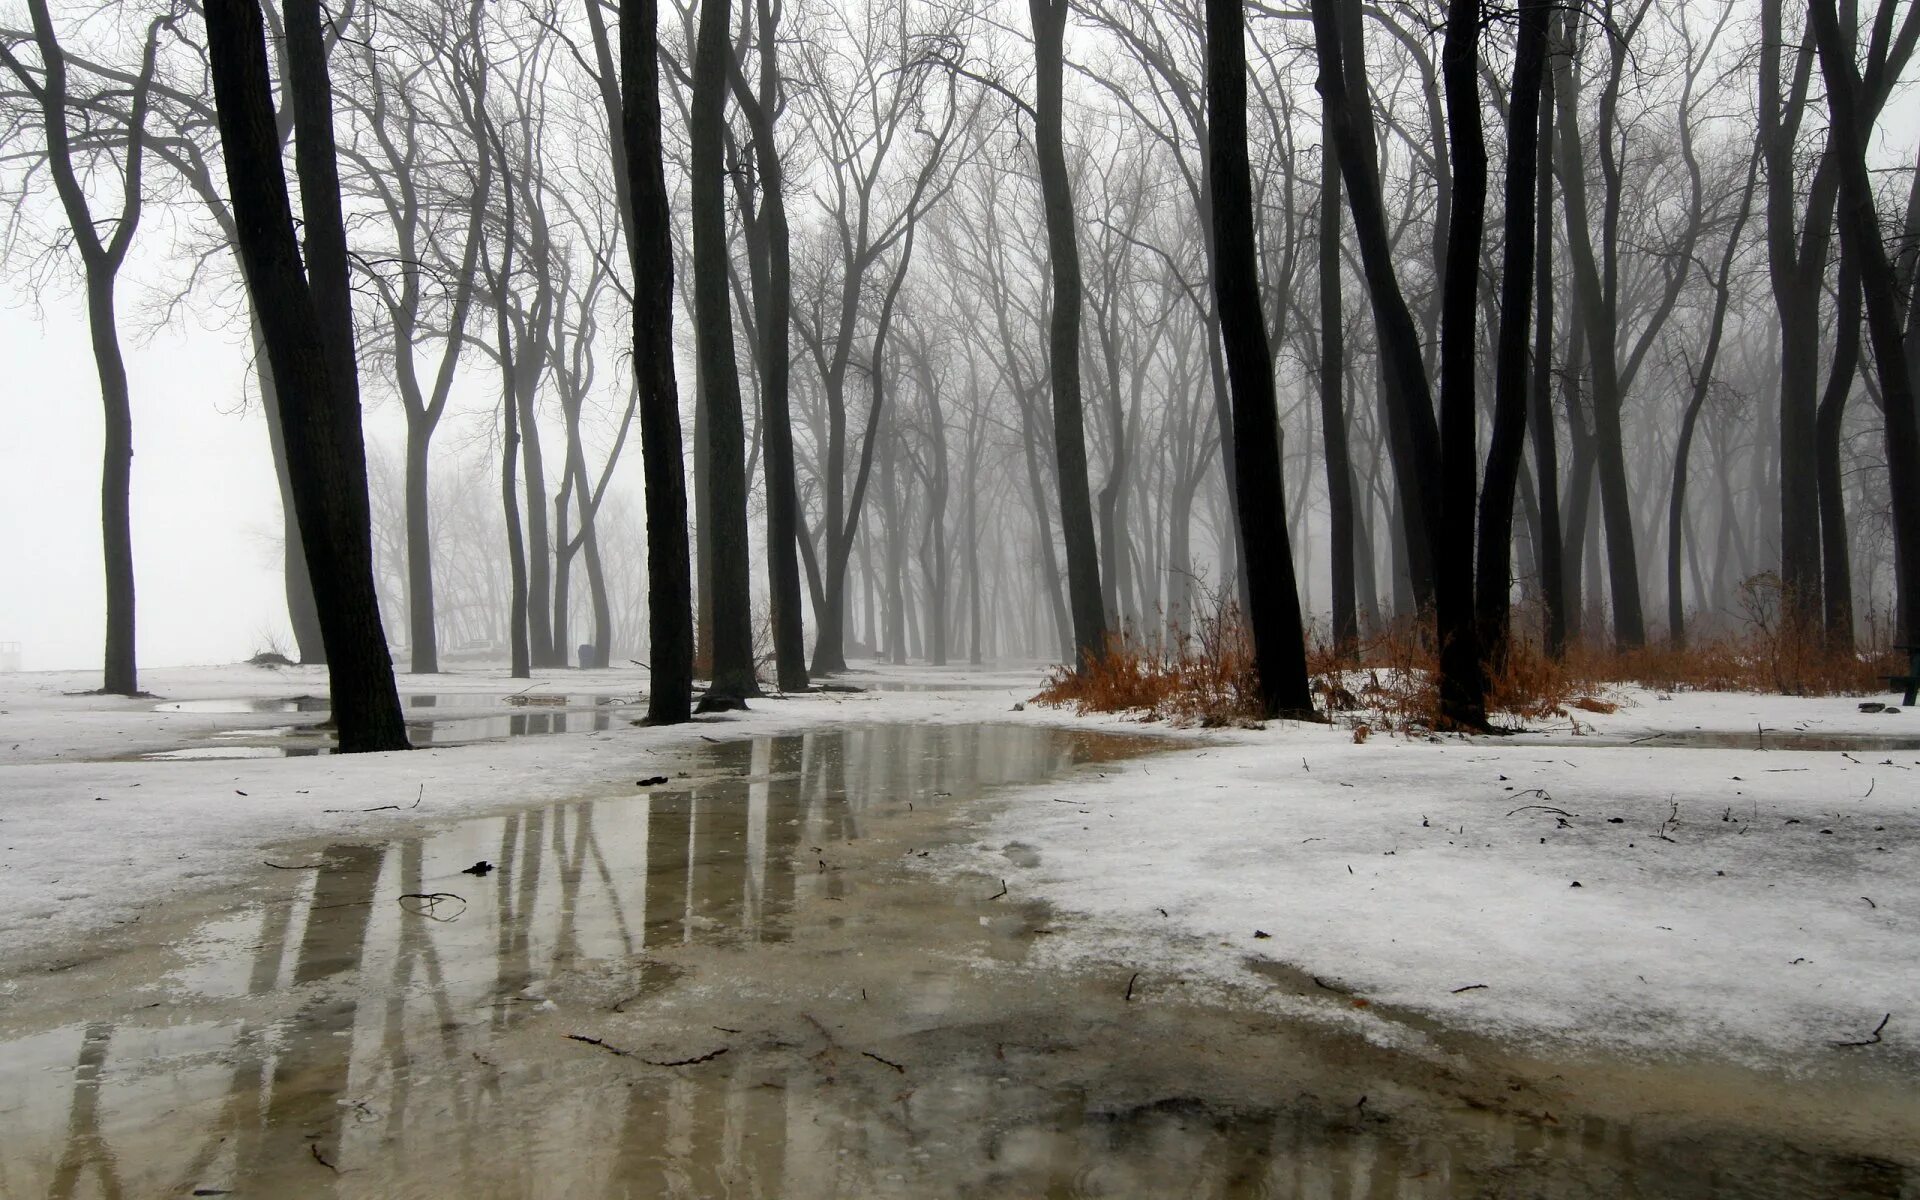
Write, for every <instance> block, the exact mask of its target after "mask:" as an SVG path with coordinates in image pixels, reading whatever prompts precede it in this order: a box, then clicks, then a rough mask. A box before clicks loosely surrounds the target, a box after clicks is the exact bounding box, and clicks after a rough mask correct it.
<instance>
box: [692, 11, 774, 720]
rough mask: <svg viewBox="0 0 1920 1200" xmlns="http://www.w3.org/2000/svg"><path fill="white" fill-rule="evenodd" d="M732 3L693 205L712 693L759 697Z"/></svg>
mask: <svg viewBox="0 0 1920 1200" xmlns="http://www.w3.org/2000/svg"><path fill="white" fill-rule="evenodd" d="M730 12H732V6H730V4H728V0H701V25H699V42H697V46H695V54H693V100H691V108H689V134H687V136H689V142H691V144H689V154H691V161H689V173H691V207H693V342H695V349H697V353H699V359H701V390H703V394H705V396H707V463H708V467H707V470H708V482H710V486H712V555H714V574H712V622H714V674H712V684H710V687H708V695H722V697H733V699H739V697H747V695H758V693H760V684H758V680H756V678H755V668H753V580H751V566H749V545H747V465H745V453H747V451H745V442H747V434H745V422H743V419H741V399H739V365H737V363H735V357H733V303H732V298H730V296H728V238H726V136H724V134H726V94H728V79H726V65H728V56H730V54H732V46H730V44H728V35H730V25H732V21H730Z"/></svg>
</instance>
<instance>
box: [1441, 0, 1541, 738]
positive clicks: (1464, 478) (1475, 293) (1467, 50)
mask: <svg viewBox="0 0 1920 1200" xmlns="http://www.w3.org/2000/svg"><path fill="white" fill-rule="evenodd" d="M1440 70H1441V75H1442V77H1443V79H1444V81H1445V84H1446V107H1447V137H1448V142H1449V149H1450V151H1451V157H1452V160H1453V175H1452V179H1453V201H1452V205H1451V208H1450V211H1449V214H1448V227H1447V269H1446V276H1445V278H1444V279H1443V280H1442V285H1441V286H1442V291H1441V311H1440V470H1441V478H1440V498H1441V501H1440V509H1439V514H1440V519H1439V520H1438V522H1436V524H1437V525H1438V530H1437V531H1436V535H1435V537H1434V539H1433V565H1434V572H1433V574H1434V617H1435V621H1436V624H1437V626H1438V633H1439V639H1440V681H1439V692H1440V720H1441V723H1442V724H1443V725H1447V726H1451V727H1455V728H1460V729H1484V728H1486V725H1487V675H1486V667H1485V665H1484V664H1483V663H1482V661H1481V658H1480V630H1479V627H1478V625H1477V624H1476V622H1475V615H1474V603H1473V535H1474V510H1475V509H1476V508H1477V507H1478V505H1477V503H1476V501H1477V497H1478V493H1479V481H1478V479H1477V477H1476V476H1477V472H1476V467H1477V466H1478V462H1477V460H1478V458H1479V447H1478V444H1477V442H1476V440H1475V432H1474V425H1475V417H1476V415H1477V402H1476V400H1475V397H1474V390H1475V389H1474V374H1475V369H1476V368H1475V362H1474V358H1475V351H1476V350H1477V348H1478V343H1479V335H1478V329H1477V324H1478V318H1479V298H1480V280H1479V270H1480V244H1481V240H1482V238H1483V237H1484V235H1485V232H1486V212H1487V147H1486V140H1485V135H1484V133H1483V131H1482V128H1481V121H1480V5H1479V0H1449V3H1448V5H1447V32H1446V40H1445V43H1444V47H1443V49H1442V52H1441V56H1440ZM1529 132H1531V130H1529ZM1530 165H1531V160H1529V161H1528V162H1527V163H1526V164H1524V165H1522V167H1521V168H1520V169H1522V170H1524V169H1525V168H1526V166H1530ZM1512 504H1513V500H1512V496H1511V492H1509V495H1508V498H1507V505H1508V509H1509V520H1511V508H1512Z"/></svg>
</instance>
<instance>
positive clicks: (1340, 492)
mask: <svg viewBox="0 0 1920 1200" xmlns="http://www.w3.org/2000/svg"><path fill="white" fill-rule="evenodd" d="M1324 103H1325V102H1324V101H1322V104H1323V105H1324ZM1321 128H1322V133H1321V137H1320V245H1319V268H1320V274H1319V283H1320V438H1321V442H1322V444H1323V445H1324V447H1325V449H1326V460H1327V462H1326V466H1327V520H1328V526H1329V529H1328V535H1329V536H1328V540H1327V550H1328V570H1329V574H1330V581H1331V585H1332V591H1333V596H1332V603H1333V617H1332V619H1333V648H1334V651H1335V652H1336V653H1339V654H1342V655H1345V654H1348V653H1350V652H1351V651H1352V649H1353V647H1354V645H1355V644H1356V643H1357V642H1358V641H1359V638H1360V618H1359V612H1358V609H1357V607H1356V604H1355V598H1354V557H1355V546H1354V512H1353V507H1354V505H1353V465H1352V454H1351V452H1350V451H1349V449H1348V446H1347V413H1346V405H1345V402H1344V401H1343V399H1342V397H1341V385H1342V384H1344V383H1345V382H1346V372H1347V366H1346V356H1347V347H1346V329H1345V320H1346V316H1345V313H1344V311H1343V308H1344V306H1343V304H1342V303H1341V300H1342V297H1341V295H1340V288H1341V279H1340V159H1339V152H1338V150H1337V149H1336V148H1335V146H1334V137H1335V135H1334V134H1333V132H1332V129H1331V123H1330V122H1328V121H1327V120H1326V119H1325V110H1324V108H1323V110H1322V119H1321ZM1369 552H1371V549H1370V548H1369Z"/></svg>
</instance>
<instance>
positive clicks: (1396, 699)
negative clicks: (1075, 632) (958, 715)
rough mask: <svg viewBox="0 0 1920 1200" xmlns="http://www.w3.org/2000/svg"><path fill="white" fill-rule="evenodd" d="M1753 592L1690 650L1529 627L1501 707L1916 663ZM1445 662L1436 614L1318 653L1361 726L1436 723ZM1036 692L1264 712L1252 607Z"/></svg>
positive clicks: (1828, 691) (1329, 707) (1218, 714)
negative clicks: (1556, 637)
mask: <svg viewBox="0 0 1920 1200" xmlns="http://www.w3.org/2000/svg"><path fill="white" fill-rule="evenodd" d="M1743 597H1744V598H1743V608H1744V610H1745V622H1746V624H1745V629H1744V631H1743V632H1742V633H1740V634H1721V635H1716V636H1712V637H1707V638H1701V639H1696V640H1694V641H1692V642H1690V643H1689V644H1688V645H1686V646H1684V647H1676V646H1673V645H1671V644H1666V643H1662V644H1658V645H1652V646H1646V647H1642V648H1639V649H1634V650H1621V649H1617V648H1615V647H1613V646H1611V645H1606V644H1601V643H1596V642H1592V641H1578V642H1575V643H1574V644H1573V645H1571V646H1569V647H1568V648H1567V653H1566V654H1565V656H1564V657H1562V658H1560V659H1554V658H1552V657H1551V656H1549V655H1548V654H1547V653H1546V652H1545V650H1544V649H1543V648H1542V646H1541V644H1540V642H1539V641H1538V640H1537V639H1535V638H1533V637H1531V636H1527V635H1524V634H1522V635H1520V636H1516V637H1515V638H1514V639H1513V640H1512V642H1511V643H1510V645H1509V646H1508V648H1507V652H1506V655H1505V656H1504V660H1503V661H1502V662H1500V663H1499V664H1497V665H1496V666H1495V668H1494V669H1493V671H1492V674H1491V678H1490V679H1489V681H1488V682H1489V689H1488V710H1489V712H1490V713H1492V714H1493V715H1495V716H1501V715H1505V716H1508V717H1511V718H1515V719H1517V720H1518V721H1521V722H1525V721H1540V720H1546V719H1548V718H1552V717H1567V716H1568V715H1569V713H1568V710H1569V709H1577V710H1580V711H1585V712H1591V713H1610V712H1614V711H1616V710H1617V709H1618V708H1619V704H1618V701H1617V699H1616V698H1610V696H1609V693H1610V692H1611V691H1613V690H1614V689H1616V688H1618V687H1619V686H1621V685H1625V684H1639V685H1641V686H1643V687H1646V688H1650V689H1652V690H1655V691H1665V692H1672V691H1737V692H1763V693H1779V694H1786V695H1800V696H1807V695H1857V694H1864V693H1872V692H1877V691H1879V690H1880V679H1879V677H1880V676H1882V675H1887V674H1892V673H1893V672H1894V671H1896V670H1900V669H1904V660H1900V661H1898V662H1896V660H1895V659H1894V657H1893V653H1892V650H1891V647H1890V646H1889V645H1888V644H1887V639H1886V636H1885V634H1884V632H1877V631H1876V630H1875V629H1874V628H1872V627H1870V628H1869V630H1868V643H1869V645H1868V646H1867V648H1865V649H1863V650H1861V651H1857V652H1854V651H1836V650H1834V649H1833V648H1832V647H1831V646H1829V645H1828V644H1827V643H1826V641H1825V640H1824V639H1823V638H1821V637H1820V636H1818V634H1817V633H1816V634H1814V635H1812V636H1797V635H1793V634H1790V633H1788V632H1786V631H1785V630H1784V629H1783V627H1782V624H1781V622H1780V619H1779V612H1780V606H1779V602H1778V584H1777V582H1776V581H1772V580H1771V577H1768V576H1756V577H1755V578H1754V579H1751V580H1748V581H1747V585H1746V587H1745V589H1744V590H1743ZM1529 616H1530V614H1528V613H1525V612H1522V611H1518V610H1516V612H1515V614H1514V625H1515V628H1516V629H1517V630H1518V629H1525V628H1529V627H1532V628H1537V627H1538V622H1537V621H1535V620H1530V619H1529ZM1437 665H1438V656H1437V654H1436V653H1435V650H1434V647H1433V644H1432V623H1431V622H1430V621H1421V620H1414V619H1410V618H1403V619H1400V620H1396V621H1394V622H1391V623H1389V624H1388V625H1386V626H1384V627H1382V628H1379V629H1376V630H1374V631H1373V632H1372V633H1371V634H1370V635H1369V636H1368V637H1366V638H1364V639H1363V640H1362V641H1361V642H1360V643H1359V644H1357V645H1355V646H1353V647H1351V648H1349V649H1347V650H1345V651H1344V652H1342V651H1336V650H1335V649H1334V648H1333V647H1331V646H1329V645H1327V644H1325V643H1324V642H1316V643H1314V644H1313V645H1311V646H1309V648H1308V652H1307V669H1308V674H1309V676H1310V678H1311V680H1312V683H1313V690H1314V695H1315V697H1316V699H1317V700H1318V702H1319V704H1320V705H1321V707H1322V710H1323V711H1324V712H1325V713H1326V714H1327V715H1328V716H1335V715H1344V716H1345V717H1346V719H1347V720H1348V721H1350V722H1352V723H1353V724H1354V726H1355V728H1356V733H1357V731H1358V730H1359V729H1366V730H1368V732H1373V731H1381V732H1393V731H1396V730H1398V731H1403V732H1404V731H1408V730H1430V729H1433V728H1435V725H1436V721H1437V718H1438V715H1439V696H1438V692H1437V690H1436V688H1435V686H1434V681H1435V671H1436V668H1437ZM1034 699H1035V700H1036V701H1038V702H1039V703H1042V704H1052V705H1059V706H1064V707H1070V708H1073V709H1074V710H1075V711H1077V712H1082V713H1086V712H1136V713H1139V714H1140V715H1141V719H1142V720H1148V721H1153V720H1166V721H1170V722H1173V723H1175V724H1180V725H1202V726H1220V725H1234V724H1250V723H1254V722H1256V721H1257V720H1258V718H1259V715H1260V703H1259V692H1258V688H1257V680H1256V677H1255V674H1254V662H1253V647H1252V643H1251V640H1250V638H1249V637H1248V635H1247V632H1246V627H1245V625H1244V623H1243V622H1242V620H1241V617H1240V612H1239V609H1238V607H1237V606H1236V605H1234V604H1233V603H1231V602H1228V601H1224V600H1223V599H1222V598H1221V597H1220V595H1219V594H1218V593H1215V594H1214V595H1213V596H1212V597H1211V598H1210V602H1209V603H1208V604H1206V605H1205V606H1203V611H1202V613H1201V615H1200V617H1199V620H1198V621H1197V622H1196V625H1195V629H1194V631H1193V633H1191V634H1188V633H1185V632H1184V631H1182V630H1179V629H1177V628H1174V629H1170V630H1169V631H1168V632H1167V633H1165V634H1163V635H1161V636H1160V637H1158V638H1156V639H1154V640H1152V641H1148V640H1145V639H1143V638H1141V637H1140V636H1138V635H1137V634H1134V633H1131V632H1129V633H1127V634H1124V635H1116V636H1114V637H1112V638H1110V639H1109V641H1108V645H1107V653H1106V655H1105V656H1104V657H1103V658H1101V659H1100V660H1099V661H1097V662H1093V663H1090V664H1088V666H1087V667H1086V669H1084V670H1082V671H1080V672H1077V673H1076V672H1071V671H1068V670H1066V669H1065V668H1064V667H1062V668H1055V670H1054V671H1053V673H1052V674H1051V675H1049V677H1048V679H1047V684H1046V686H1045V687H1044V688H1043V689H1042V690H1041V692H1040V694H1039V695H1038V696H1036V697H1034ZM1364 736H1365V735H1358V736H1357V737H1356V740H1364Z"/></svg>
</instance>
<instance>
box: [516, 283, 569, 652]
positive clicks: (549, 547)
mask: <svg viewBox="0 0 1920 1200" xmlns="http://www.w3.org/2000/svg"><path fill="white" fill-rule="evenodd" d="M543 324H544V322H543V321H539V320H529V321H528V322H527V329H526V331H525V333H524V335H523V340H525V341H531V342H538V340H539V339H540V338H541V337H542V336H543V335H541V334H539V333H536V332H535V331H536V330H537V329H539V328H540V327H541V326H542V325H543ZM544 367H545V364H544V361H543V359H542V358H541V357H539V356H534V355H530V354H526V353H523V354H522V355H521V356H520V368H519V372H518V375H517V384H518V386H517V389H516V395H515V402H516V403H517V404H518V406H519V409H520V466H521V470H522V471H523V472H524V473H525V475H526V487H527V639H528V643H529V645H530V646H531V649H532V652H533V665H534V666H536V667H563V666H565V665H566V662H567V659H566V648H565V647H564V646H556V645H555V644H554V640H553V610H552V609H551V608H550V607H548V604H547V598H548V596H549V595H551V594H552V587H553V539H552V535H551V533H550V532H549V530H548V528H547V470H546V455H545V454H544V453H542V451H541V449H540V425H539V413H538V410H537V407H536V405H535V403H534V402H535V400H536V398H537V397H536V391H537V385H538V383H539V379H540V376H541V374H542V373H543V371H544Z"/></svg>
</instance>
